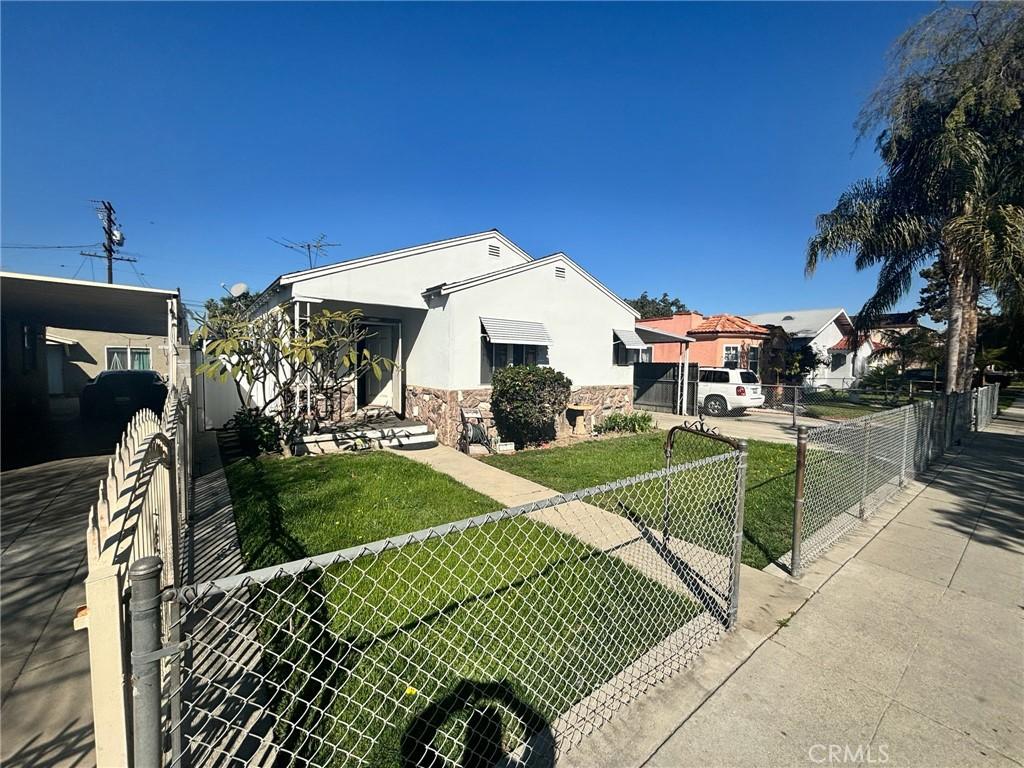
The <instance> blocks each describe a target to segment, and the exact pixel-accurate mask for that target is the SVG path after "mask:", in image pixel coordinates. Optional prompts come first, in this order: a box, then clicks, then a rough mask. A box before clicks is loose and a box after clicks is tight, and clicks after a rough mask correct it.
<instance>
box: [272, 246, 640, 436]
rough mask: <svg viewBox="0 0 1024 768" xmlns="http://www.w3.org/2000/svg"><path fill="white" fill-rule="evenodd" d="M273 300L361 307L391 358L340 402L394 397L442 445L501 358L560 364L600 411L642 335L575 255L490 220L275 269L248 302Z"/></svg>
mask: <svg viewBox="0 0 1024 768" xmlns="http://www.w3.org/2000/svg"><path fill="white" fill-rule="evenodd" d="M281 305H287V306H288V311H292V312H296V313H298V316H299V317H300V318H301V317H305V316H308V315H309V314H310V313H315V312H316V311H317V310H318V309H319V308H327V309H332V310H348V309H357V308H358V309H361V310H362V311H363V313H364V315H365V321H364V322H365V325H366V326H367V327H368V328H369V330H371V331H372V336H371V337H370V338H368V339H367V340H366V342H365V344H366V345H367V346H368V347H370V348H371V351H373V352H375V353H378V354H381V355H383V356H384V357H387V358H390V359H393V360H395V361H396V362H397V363H398V366H397V367H396V368H395V370H394V371H393V372H385V374H384V377H383V378H382V379H381V380H379V381H378V380H377V379H376V378H374V377H373V376H366V377H363V378H362V379H361V380H359V381H358V382H357V383H356V385H355V387H354V390H355V391H353V392H349V393H348V394H347V395H346V397H345V401H344V402H343V403H342V404H341V409H342V410H343V411H344V412H350V413H355V412H356V411H358V410H359V409H361V408H365V407H368V406H377V407H385V408H391V409H393V410H394V411H395V412H396V413H399V414H401V415H404V416H406V417H409V418H414V419H420V420H422V421H424V422H425V423H426V424H427V425H428V426H429V427H430V428H431V429H432V430H433V431H434V432H435V434H436V435H437V438H438V440H439V441H440V442H442V443H445V444H448V445H454V444H456V442H457V440H458V435H459V429H460V425H461V413H460V407H476V406H478V405H480V404H481V403H488V402H489V399H490V383H491V373H492V371H493V370H494V368H496V367H499V366H503V365H512V364H515V363H537V364H540V365H550V366H552V367H553V368H556V369H558V370H560V371H562V372H563V373H565V374H566V375H567V376H568V377H569V378H570V379H571V380H572V382H573V393H572V397H571V399H570V402H571V403H572V404H574V405H592V406H596V408H595V411H596V413H595V415H596V416H597V418H598V420H599V419H600V417H601V416H602V415H603V414H604V413H605V412H609V411H612V410H622V409H630V408H632V402H633V368H632V363H633V362H635V361H636V360H637V359H638V357H639V354H640V351H641V350H642V349H643V348H644V347H645V346H646V345H645V344H644V342H642V341H640V339H639V338H638V337H637V336H636V333H635V332H633V330H632V329H633V325H634V322H635V321H636V318H637V317H638V313H637V312H636V311H635V310H634V309H633V308H632V307H630V306H629V305H628V304H626V303H625V302H624V301H623V300H622V299H620V298H619V297H618V296H616V295H615V294H614V293H612V292H611V291H610V290H608V288H606V287H605V286H604V285H602V284H601V283H600V282H598V281H597V280H596V279H595V278H594V277H593V276H591V275H590V274H588V273H587V272H586V270H584V269H583V268H582V267H580V266H579V265H578V264H576V263H575V262H574V261H573V260H572V259H570V258H569V257H568V256H566V255H565V254H564V253H554V254H552V255H550V256H545V257H544V258H540V259H534V258H533V257H531V256H530V255H529V254H527V253H526V252H525V251H523V250H522V249H521V248H519V246H517V245H516V244H515V243H513V242H512V241H510V240H509V239H507V238H506V237H505V236H504V235H502V234H501V233H500V232H498V231H497V230H490V231H488V232H480V233H477V234H472V235H466V236H464V237H457V238H452V239H450V240H442V241H438V242H434V243H426V244H424V245H417V246H414V247H411V248H403V249H401V250H397V251H388V252H386V253H381V254H377V255H373V256H366V257H364V258H357V259H352V260H349V261H343V262H340V263H337V264H330V265H327V266H323V267H316V268H314V269H307V270H302V271H300V272H292V273H289V274H285V275H281V276H280V277H278V278H277V279H276V280H274V281H273V282H272V283H271V284H270V285H269V286H268V287H267V288H266V289H265V290H264V291H263V292H262V293H261V294H260V295H259V296H258V297H257V299H256V303H255V304H254V305H253V310H252V311H253V312H254V313H255V314H257V315H259V314H262V313H265V312H269V311H273V310H275V308H278V307H280V306H281ZM300 397H301V394H300Z"/></svg>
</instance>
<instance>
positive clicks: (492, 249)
mask: <svg viewBox="0 0 1024 768" xmlns="http://www.w3.org/2000/svg"><path fill="white" fill-rule="evenodd" d="M487 252H488V253H489V254H491V256H493V257H494V258H498V257H499V256H501V246H500V245H488V246H487Z"/></svg>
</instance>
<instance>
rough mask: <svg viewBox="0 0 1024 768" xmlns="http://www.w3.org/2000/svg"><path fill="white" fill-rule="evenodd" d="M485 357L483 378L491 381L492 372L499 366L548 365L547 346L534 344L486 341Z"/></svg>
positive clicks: (487, 382)
mask: <svg viewBox="0 0 1024 768" xmlns="http://www.w3.org/2000/svg"><path fill="white" fill-rule="evenodd" d="M484 347H485V357H484V366H483V367H484V370H483V375H482V377H481V378H482V380H483V383H484V384H490V383H491V374H492V373H494V371H495V369H497V368H507V367H508V366H510V365H547V362H548V356H547V347H543V346H537V345H532V344H491V343H489V342H486V341H485V342H484Z"/></svg>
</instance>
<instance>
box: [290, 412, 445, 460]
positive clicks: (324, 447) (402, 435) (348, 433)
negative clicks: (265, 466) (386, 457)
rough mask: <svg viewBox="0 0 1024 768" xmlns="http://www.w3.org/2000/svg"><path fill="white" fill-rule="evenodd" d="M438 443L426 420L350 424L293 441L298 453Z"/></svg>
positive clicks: (398, 447)
mask: <svg viewBox="0 0 1024 768" xmlns="http://www.w3.org/2000/svg"><path fill="white" fill-rule="evenodd" d="M434 445H437V437H436V436H435V435H434V433H433V432H431V431H430V427H428V426H427V425H426V424H423V423H420V422H416V421H404V422H402V421H398V422H396V423H394V424H389V425H386V426H383V425H382V426H376V425H375V426H372V427H371V426H369V425H367V426H366V427H350V428H348V429H343V430H338V431H336V432H330V433H325V434H322V435H306V436H305V437H302V438H300V439H299V440H298V441H296V442H295V443H293V444H292V452H293V453H294V454H295V455H296V456H302V455H305V454H317V453H337V452H339V451H354V450H365V449H368V448H397V449H399V450H417V449H422V448H432V447H433V446H434Z"/></svg>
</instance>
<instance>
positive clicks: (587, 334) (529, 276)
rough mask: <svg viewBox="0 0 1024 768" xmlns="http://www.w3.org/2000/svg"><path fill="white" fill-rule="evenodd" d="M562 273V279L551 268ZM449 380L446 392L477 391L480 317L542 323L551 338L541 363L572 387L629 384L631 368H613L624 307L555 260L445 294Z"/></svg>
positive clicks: (626, 315)
mask: <svg viewBox="0 0 1024 768" xmlns="http://www.w3.org/2000/svg"><path fill="white" fill-rule="evenodd" d="M558 266H562V267H564V268H565V277H564V278H562V277H557V276H556V272H555V269H556V267H558ZM447 310H448V311H449V312H450V313H451V314H450V322H451V329H452V333H451V360H452V364H451V374H450V375H451V380H450V383H449V385H448V388H449V389H459V388H470V387H479V386H480V385H481V384H482V383H483V382H482V380H481V368H482V365H481V355H482V354H483V352H484V348H483V346H482V345H481V332H480V318H481V317H495V318H502V319H507V320H530V321H534V322H541V323H544V325H545V327H546V328H547V330H548V333H549V334H550V335H551V345H550V346H549V347H548V359H547V363H548V364H549V365H550V366H551V367H553V368H556V369H558V370H560V371H562V372H563V373H565V374H566V375H567V376H568V377H569V378H570V379H572V381H573V384H574V385H578V386H582V385H597V384H607V385H632V383H633V368H632V366H629V365H625V366H618V365H615V364H614V360H613V348H612V341H613V336H612V329H614V328H632V327H633V324H634V322H635V320H636V316H635V315H633V314H632V313H631V312H630V311H629V310H628V309H627V308H625V307H624V306H622V305H621V304H619V302H617V301H616V300H615V299H612V298H611V297H609V296H608V295H606V294H605V293H604V292H603V291H601V290H600V289H598V288H596V287H595V286H594V285H593V284H592V283H590V282H589V281H588V280H587V279H586V278H584V277H583V276H582V275H580V274H579V273H578V272H576V271H575V269H574V268H573V267H572V266H569V265H568V264H567V263H565V262H561V261H555V262H552V263H548V264H545V265H543V266H539V267H537V268H536V269H530V270H526V271H524V272H520V273H519V274H516V275H512V276H509V277H506V278H504V279H501V280H495V281H493V282H489V283H484V284H481V285H478V286H475V287H473V288H471V289H468V290H464V291H459V292H457V293H453V294H450V295H449V296H448V297H447Z"/></svg>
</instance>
